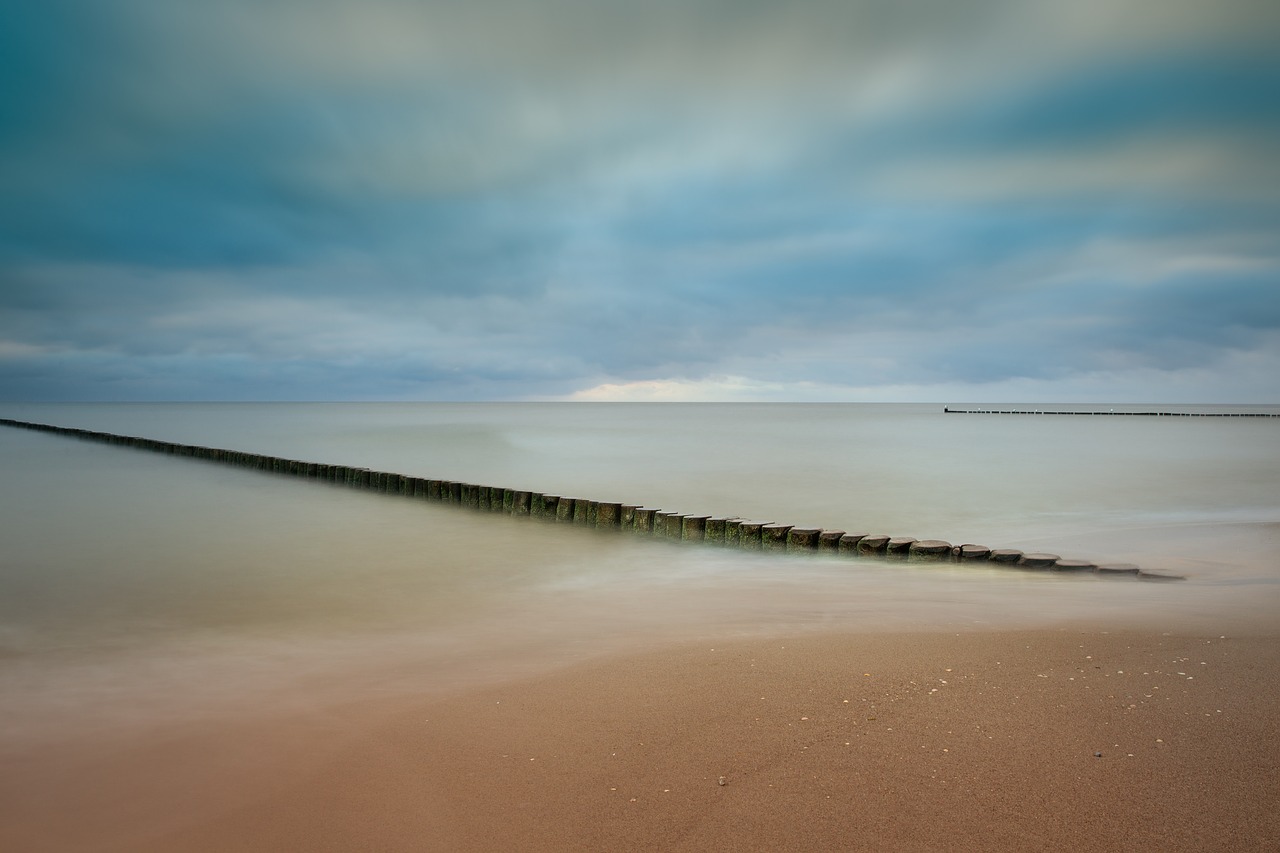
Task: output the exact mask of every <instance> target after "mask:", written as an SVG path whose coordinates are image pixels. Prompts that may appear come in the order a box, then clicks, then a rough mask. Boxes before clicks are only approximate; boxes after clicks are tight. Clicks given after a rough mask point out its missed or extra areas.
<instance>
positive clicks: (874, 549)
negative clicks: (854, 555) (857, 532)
mask: <svg viewBox="0 0 1280 853" xmlns="http://www.w3.org/2000/svg"><path fill="white" fill-rule="evenodd" d="M887 547H889V537H888V536H881V535H879V534H876V535H873V536H863V537H862V538H861V539H859V540H858V556H859V557H878V556H881V555H883V554H884V549H885V548H887Z"/></svg>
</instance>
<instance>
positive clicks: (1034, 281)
mask: <svg viewBox="0 0 1280 853" xmlns="http://www.w3.org/2000/svg"><path fill="white" fill-rule="evenodd" d="M11 6H13V4H11ZM0 14H2V15H3V16H4V17H3V19H0V81H3V83H0V86H3V87H4V88H3V91H2V92H0V94H3V95H4V97H3V98H0V306H3V311H0V397H4V398H8V399H19V398H37V397H38V398H42V399H49V398H62V397H66V398H94V399H104V398H122V399H135V398H136V399H142V398H146V399H161V398H166V397H174V398H181V399H197V398H208V399H217V398H230V397H246V398H254V399H265V398H275V397H279V398H282V399H324V398H333V397H342V398H346V397H354V398H370V397H380V396H383V397H395V398H399V397H426V398H434V399H441V398H449V399H476V398H485V397H509V396H556V395H564V394H568V393H571V392H573V391H575V390H581V389H583V388H587V387H590V386H592V385H595V384H601V383H608V382H613V383H626V382H641V381H646V380H674V381H678V382H681V381H682V382H688V383H690V387H695V388H698V389H708V388H714V387H715V384H716V382H719V381H721V380H722V379H724V377H729V379H727V380H724V381H726V382H728V383H729V384H731V385H733V386H734V387H735V388H743V387H747V388H751V387H759V388H763V387H765V386H766V385H768V386H769V387H770V388H773V387H775V386H784V385H785V384H787V383H791V384H792V385H793V386H794V385H795V383H797V382H808V383H810V385H809V386H805V387H810V388H817V389H819V390H818V391H817V392H815V393H820V394H833V395H836V396H839V395H840V394H841V393H845V392H842V391H841V390H840V389H862V390H863V391H865V389H867V388H870V387H873V386H884V387H886V388H891V389H899V390H898V392H897V393H902V394H907V395H911V394H916V395H920V394H929V393H932V392H930V391H929V389H930V388H934V389H938V388H943V387H947V388H954V387H963V386H966V385H968V386H972V387H975V388H978V389H981V388H983V387H992V386H993V385H998V384H999V383H1011V382H1014V383H1016V382H1020V381H1027V382H1033V383H1034V382H1040V383H1046V385H1045V386H1044V387H1048V386H1050V385H1052V384H1053V383H1059V386H1058V387H1061V388H1070V389H1074V390H1073V391H1072V393H1076V392H1077V391H1078V389H1080V388H1086V387H1088V386H1087V383H1088V382H1091V381H1098V382H1104V381H1116V382H1119V383H1120V384H1118V385H1116V387H1132V386H1131V385H1123V382H1121V381H1120V380H1117V379H1115V376H1116V375H1117V371H1119V372H1124V371H1130V374H1126V375H1131V376H1134V377H1136V376H1139V375H1140V376H1141V377H1143V381H1154V380H1158V379H1159V375H1160V373H1159V372H1160V371H1165V372H1167V373H1169V374H1170V375H1172V374H1173V373H1176V372H1177V371H1187V370H1196V371H1201V372H1207V373H1206V375H1208V374H1212V372H1213V371H1214V370H1228V369H1232V366H1233V365H1236V364H1237V362H1236V361H1233V359H1237V358H1238V357H1242V356H1241V354H1242V353H1243V354H1244V356H1247V357H1248V359H1251V361H1250V362H1249V363H1251V364H1262V365H1272V366H1274V367H1276V369H1275V370H1274V371H1268V370H1265V369H1259V370H1258V372H1257V374H1256V375H1257V376H1266V375H1271V376H1272V377H1274V376H1280V362H1278V361H1277V359H1280V351H1278V344H1277V339H1278V338H1280V297H1277V290H1276V285H1277V272H1278V270H1280V257H1278V254H1280V253H1277V251H1276V247H1275V243H1274V234H1275V233H1276V229H1277V227H1280V199H1277V197H1276V195H1275V192H1274V189H1273V188H1274V186H1275V185H1276V181H1277V180H1280V174H1278V173H1277V170H1278V169H1280V166H1277V161H1276V159H1275V157H1274V153H1273V152H1274V150H1275V147H1276V144H1277V143H1278V142H1280V140H1278V139H1277V136H1278V135H1280V110H1277V109H1276V108H1275V106H1274V96H1273V95H1272V92H1274V91H1275V90H1276V89H1277V88H1278V84H1280V64H1277V63H1276V62H1275V61H1274V59H1272V58H1271V54H1270V53H1269V52H1268V48H1269V47H1270V46H1271V44H1272V39H1271V38H1270V37H1269V36H1271V35H1275V34H1276V33H1277V31H1278V30H1277V20H1276V19H1277V15H1276V14H1275V12H1274V10H1269V8H1268V7H1265V6H1262V5H1257V4H1251V3H1248V2H1244V0H1241V2H1238V3H1228V4H1225V5H1223V4H1215V5H1213V6H1210V5H1208V4H1204V3H1198V2H1191V0H1168V2H1163V3H1159V4H1153V3H1147V2H1142V0H1127V1H1126V0H1119V2H1114V1H1113V2H1107V3H1103V2H1101V0H1098V2H1091V0H1090V2H1082V3H1081V4H1078V5H1073V6H1071V7H1040V6H1029V5H1027V4H1022V3H1011V2H1003V0H984V2H977V3H971V4H954V3H943V2H938V0H931V1H930V2H924V1H923V0H914V2H907V3H901V4H889V5H886V4H882V3H870V2H866V3H862V2H853V3H850V2H841V3H835V2H801V3H796V4H787V5H779V4H764V3H741V2H727V0H724V2H720V0H714V1H713V2H700V3H675V2H671V3H667V2H665V0H664V2H661V3H659V4H658V5H656V6H655V5H653V4H631V3H625V4H624V3H593V4H581V3H577V2H571V0H553V2H550V3H545V4H542V3H540V4H534V5H530V4H526V3H516V2H514V0H512V1H511V2H506V0H489V2H469V3H455V2H431V3H420V2H400V0H372V2H368V3H362V4H351V3H346V2H337V0H320V2H309V3H302V2H290V0H277V2H272V3H266V4H263V3H249V2H247V0H245V2H241V0H228V2H224V3H217V4H205V5H203V6H198V7H188V6H187V4H172V3H162V2H159V0H122V1H121V2H119V3H113V4H109V6H108V5H104V4H93V3H87V2H72V0H53V2H49V3H43V4H26V6H24V7H22V8H18V7H13V8H6V9H5V10H4V11H3V12H0ZM1142 371H1155V373H1151V372H1142ZM1197 375H1199V374H1197ZM1251 375H1253V374H1251ZM716 377H720V378H721V379H717V378H716ZM1107 377H1111V378H1110V379H1108V378H1107ZM1125 381H1128V380H1125ZM1133 381H1136V380H1133ZM1250 381H1253V382H1254V385H1253V386H1251V387H1253V388H1254V391H1253V393H1254V394H1255V395H1256V396H1258V397H1259V398H1264V397H1267V396H1268V395H1270V396H1274V394H1275V393H1277V392H1280V387H1277V382H1278V381H1280V380H1275V379H1274V378H1272V379H1264V380H1261V381H1258V380H1256V379H1253V380H1250ZM753 382H756V383H764V385H752V383H753ZM769 383H773V385H769ZM1175 384H1177V383H1175ZM1018 387H1029V386H1018ZM1037 387H1040V386H1037ZM1171 387H1172V386H1171ZM1185 387H1186V386H1185V383H1183V384H1180V385H1178V388H1180V389H1183V390H1180V391H1179V392H1178V393H1185ZM1198 387H1201V388H1212V387H1213V382H1212V380H1211V379H1205V380H1204V382H1202V383H1201V385H1200V386H1198ZM913 389H914V390H913ZM769 393H774V392H772V391H770V392H769ZM847 393H849V394H851V395H852V394H856V393H861V392H859V391H856V390H851V391H848V392H847ZM886 393H888V392H886ZM1046 393H1049V392H1046ZM972 396H974V397H980V396H981V393H980V392H975V394H973V395H972Z"/></svg>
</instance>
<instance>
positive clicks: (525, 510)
mask: <svg viewBox="0 0 1280 853" xmlns="http://www.w3.org/2000/svg"><path fill="white" fill-rule="evenodd" d="M532 506H533V492H523V491H518V492H516V493H515V494H513V495H512V496H511V514H512V515H530V514H531V507H532Z"/></svg>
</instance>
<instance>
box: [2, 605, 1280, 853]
mask: <svg viewBox="0 0 1280 853" xmlns="http://www.w3.org/2000/svg"><path fill="white" fill-rule="evenodd" d="M1278 665H1280V637H1277V636H1274V635H1265V636H1243V637H1225V638H1223V637H1219V636H1217V635H1213V636H1192V635H1164V634H1159V633H1121V632H1115V631H1113V632H1110V633H1108V632H1107V631H1105V630H1101V629H1099V628H1096V627H1095V628H1085V627H1079V628H1073V629H1055V630H1046V631H1032V632H991V633H965V634H962V635H956V634H878V635H862V634H857V635H822V636H807V637H802V638H794V637H793V638H788V639H770V640H758V639H757V640H749V641H741V640H739V641H734V642H731V643H715V644H711V643H703V644H698V645H693V646H689V645H685V646H682V647H678V648H674V649H671V648H667V649H663V650H659V651H653V652H649V653H646V654H642V655H635V656H629V657H624V658H613V659H608V660H598V661H594V662H590V663H586V664H582V665H579V666H576V667H574V668H571V669H568V670H562V671H559V672H556V673H553V674H551V675H546V676H541V677H538V678H535V679H531V680H525V681H520V682H512V683H506V684H502V685H499V686H493V687H488V688H484V689H480V690H472V691H469V692H466V693H463V694H459V695H453V696H450V697H445V698H440V697H436V698H429V697H421V696H420V697H416V698H415V697H409V698H404V697H401V698H395V699H387V698H383V699H379V700H369V701H364V702H353V703H350V704H347V705H343V706H322V707H317V708H315V709H314V710H313V711H311V712H309V713H298V712H296V711H291V712H289V713H288V714H283V715H273V714H266V713H263V714H258V715H257V716H256V718H255V719H248V720H243V721H240V722H235V721H230V720H221V721H219V720H212V721H205V722H204V723H202V724H200V725H187V726H185V727H182V728H174V729H171V730H151V731H148V732H147V733H145V734H135V735H127V734H121V735H119V736H117V737H115V738H95V739H94V740H93V741H92V742H90V743H66V744H62V745H61V746H51V747H40V748H35V747H33V748H32V749H31V750H30V751H29V752H28V753H20V754H17V755H11V756H10V757H9V758H8V759H7V760H6V762H5V765H4V772H3V773H2V774H0V849H4V850H23V851H40V850H58V851H65V850H157V851H159V850H163V851H178V850H210V851H227V850H236V851H259V850H261V851H284V850H307V851H311V850H384V851H394V850H441V851H443V850H449V851H469V850H530V851H539V850H688V851H717V850H876V851H883V850H1019V851H1023V850H1080V851H1094V850H1098V851H1100V850H1114V851H1120V850H1160V851H1193V850H1194V851H1211V850H1223V851H1225V850H1231V851H1245V850H1258V851H1263V850H1266V851H1275V850H1280V808H1278V806H1280V731H1278V728H1280V678H1277V671H1278V670H1277V666H1278Z"/></svg>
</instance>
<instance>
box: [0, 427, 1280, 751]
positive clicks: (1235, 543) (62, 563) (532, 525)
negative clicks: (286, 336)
mask: <svg viewBox="0 0 1280 853" xmlns="http://www.w3.org/2000/svg"><path fill="white" fill-rule="evenodd" d="M0 416H3V417H11V418H19V419H24V420H31V421H39V422H45V423H54V424H58V425H62V426H79V427H85V428H91V429H97V430H104V431H108V432H118V433H124V434H131V435H143V436H147V437H151V438H158V439H166V440H172V441H178V442H184V443H191V444H205V445H210V446H216V447H224V448H234V449H240V450H248V451H256V452H261V453H268V454H273V455H281V456H289V457H293V458H300V459H307V460H312V461H320V462H330V463H342V464H350V465H361V466H368V467H371V468H379V469H384V470H391V471H398V472H401V473H405V474H410V475H417V476H429V477H436V478H443V479H456V480H464V481H469V482H478V483H486V484H491V485H498V486H505V487H509V488H525V489H531V490H536V491H545V492H548V493H558V494H564V495H572V496H580V497H588V498H594V499H598V500H620V501H625V502H630V503H639V504H645V505H648V506H657V507H662V508H665V509H672V510H681V511H687V512H693V511H697V512H703V513H709V514H725V515H738V516H743V517H749V518H754V519H758V520H773V521H779V522H786V523H796V524H805V525H813V526H824V527H831V528H841V529H845V530H849V531H857V532H874V533H887V534H891V535H908V536H916V537H918V538H941V539H947V540H950V541H953V542H975V543H980V544H985V545H989V546H992V547H1017V548H1023V549H1025V550H1050V551H1053V552H1054V553H1058V554H1061V555H1062V556H1069V557H1086V558H1097V559H1109V560H1127V561H1131V562H1137V563H1139V564H1141V565H1143V566H1144V567H1146V568H1151V569H1163V570H1171V571H1175V572H1181V573H1185V574H1187V575H1188V576H1189V578H1190V579H1189V580H1188V581H1186V582H1185V583H1178V584H1154V583H1140V582H1128V581H1100V580H1096V579H1094V578H1092V577H1060V576H1052V575H1047V574H1036V573H1021V572H1016V571H1009V570H997V569H985V568H975V567H967V566H966V567H963V568H960V567H948V566H934V567H917V566H905V565H900V564H899V565H892V564H881V563H876V562H869V561H860V562H853V563H851V562H848V561H843V560H836V559H817V558H814V559H798V558H787V557H785V556H772V555H761V554H752V553H741V552H726V551H722V550H712V549H705V548H689V547H679V546H675V545H671V544H668V543H664V542H658V541H643V540H639V539H635V538H631V537H624V536H619V535H612V536H611V535H606V534H597V533H595V532H592V531H585V530H581V529H575V528H572V527H567V528H566V527H560V526H558V525H554V524H545V523H538V522H534V521H531V520H528V519H503V518H501V517H496V516H487V515H474V514H471V513H468V512H466V511H463V510H458V509H453V508H448V507H442V506H438V505H432V504H424V503H419V502H415V501H408V500H404V499H399V498H391V497H386V496H377V495H371V494H366V493H360V492H354V491H348V490H346V489H342V488H337V487H332V486H328V485H324V484H319V483H308V482H303V481H297V480H292V479H286V478H274V477H270V476H267V475H262V474H258V473H255V472H249V471H245V470H240V469H233V468H224V467H221V466H217V465H212V464H207V463H200V462H195V461H192V460H183V459H173V458H168V457H163V456H158V455H155V454H149V453H142V452H138V451H131V450H125V449H119V448H113V447H109V446H104V445H98V444H94V443H88V442H78V441H74V440H69V439H66V438H60V437H56V436H50V435H44V434H38V433H31V432H27V431H23V430H14V429H8V428H5V429H0V459H2V460H3V461H4V472H5V473H4V478H3V480H2V481H0V541H2V542H3V549H0V695H4V696H5V697H6V699H7V701H6V702H5V703H4V707H3V708H0V714H3V717H2V720H0V721H2V722H3V724H4V726H5V730H4V732H3V734H4V735H5V736H6V737H7V738H8V740H9V741H10V742H14V741H15V739H27V740H29V739H31V738H36V737H39V736H41V734H45V735H47V736H49V737H55V736H64V735H65V730H66V727H67V726H69V725H75V726H76V727H77V729H80V728H83V727H84V726H85V725H86V723H85V709H86V708H90V707H91V708H93V714H92V719H93V724H94V725H104V726H105V725H117V724H122V723H125V722H128V721H131V720H133V721H136V720H137V719H140V718H146V717H147V716H148V715H153V714H157V713H164V714H166V715H181V714H196V713H206V712H210V710H211V709H214V708H217V707H218V706H219V703H223V704H226V705H234V704H235V703H238V702H245V701H248V700H247V698H246V697H252V696H259V695H265V694H267V693H269V692H270V691H272V690H274V689H276V688H279V687H283V686H287V685H297V684H303V683H305V684H306V685H309V687H310V688H312V689H325V688H326V687H331V688H332V689H333V690H335V691H343V692H345V693H347V694H350V693H351V692H353V691H355V692H360V691H366V692H370V693H376V692H386V691H400V690H422V689H432V688H447V687H450V686H453V685H456V684H460V683H465V682H469V681H474V680H485V679H492V678H501V677H506V676H510V675H515V674H520V673H524V672H532V671H537V670H539V669H542V668H545V667H548V666H554V665H557V664H560V663H564V662H567V661H572V660H576V659H580V658H582V657H586V656H590V655H596V654H601V653H605V652H608V651H611V650H620V649H628V648H636V647H641V646H643V645H645V644H651V643H653V642H654V641H655V640H667V639H672V640H676V639H691V638H706V639H710V640H714V639H716V638H719V637H728V636H737V635H745V634H753V633H762V632H766V633H768V632H774V633H787V632H796V631H808V630H822V629H830V628H837V629H850V630H861V629H867V630H880V629H885V628H913V629H928V630H971V629H983V628H1000V627H1022V626H1041V625H1052V624H1055V623H1058V622H1068V621H1072V620H1080V619H1087V620H1097V621H1101V622H1106V623H1110V624H1116V625H1125V624H1133V623H1137V624H1142V625H1144V626H1147V627H1161V626H1163V627H1166V628H1167V629H1171V630H1172V629H1193V630H1214V631H1225V630H1230V629H1233V628H1237V627H1238V628H1239V629H1241V630H1244V629H1251V628H1252V627H1257V626H1259V625H1261V626H1266V625H1269V624H1272V623H1274V622H1276V621H1280V620H1278V619H1277V617H1280V560H1278V559H1277V557H1276V554H1277V553H1280V536H1278V535H1277V529H1278V528H1280V419H1217V418H1164V419H1154V418H1053V417H1009V416H1005V417H1001V416H980V415H944V414H943V413H942V410H941V407H940V406H884V405H672V404H659V405H643V404H641V405H609V404H581V405H571V404H457V405H453V404H376V405H363V404H340V405H335V404H314V405H312V404H262V405H257V404H200V405H16V404H5V405H0ZM16 697H21V698H16ZM139 697H143V698H145V700H146V701H140V700H139Z"/></svg>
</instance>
